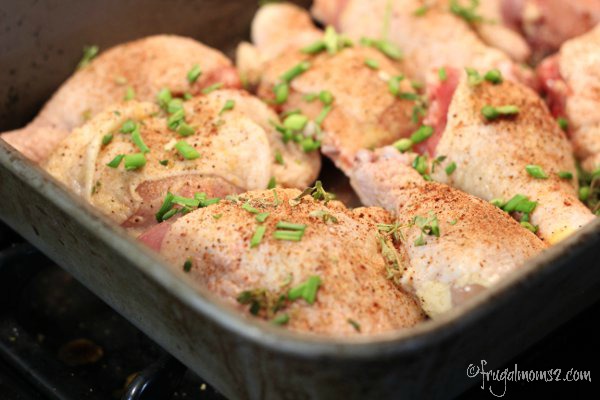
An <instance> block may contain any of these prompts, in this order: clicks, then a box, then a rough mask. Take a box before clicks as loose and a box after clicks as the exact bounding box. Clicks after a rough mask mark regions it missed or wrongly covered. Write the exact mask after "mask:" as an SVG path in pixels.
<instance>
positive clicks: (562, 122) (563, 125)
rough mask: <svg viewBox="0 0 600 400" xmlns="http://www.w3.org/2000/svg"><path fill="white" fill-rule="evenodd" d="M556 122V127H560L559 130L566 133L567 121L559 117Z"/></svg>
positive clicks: (567, 128)
mask: <svg viewBox="0 0 600 400" xmlns="http://www.w3.org/2000/svg"><path fill="white" fill-rule="evenodd" d="M556 122H558V126H560V129H562V130H563V131H565V132H566V131H568V130H569V120H568V119H566V118H564V117H560V118H558V119H557V120H556Z"/></svg>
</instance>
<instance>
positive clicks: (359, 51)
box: [240, 4, 420, 170]
mask: <svg viewBox="0 0 600 400" xmlns="http://www.w3.org/2000/svg"><path fill="white" fill-rule="evenodd" d="M286 18H288V19H290V21H294V22H290V23H289V24H288V23H286V22H285V21H286ZM302 21H303V22H304V23H303V24H302V25H301V24H300V22H302ZM308 22H309V19H308V16H307V14H306V12H304V11H303V10H301V9H300V8H298V7H296V6H293V5H289V4H273V5H268V6H263V7H262V8H261V10H260V11H259V12H258V14H257V16H256V18H255V20H254V23H253V28H252V31H253V35H254V37H255V38H257V39H256V40H257V42H256V44H257V47H256V50H257V51H258V52H259V53H261V54H262V51H263V49H265V52H266V53H265V54H267V55H272V54H273V53H274V49H281V48H282V47H284V44H285V43H287V48H288V50H287V51H285V52H284V53H282V54H280V55H278V56H277V57H275V58H271V59H269V58H268V57H264V58H263V60H264V64H263V65H262V67H261V68H260V69H261V73H260V86H259V87H258V95H259V96H260V97H262V98H264V99H266V100H267V101H269V102H274V101H275V100H276V96H275V93H274V91H275V90H274V89H275V88H276V87H278V85H280V84H281V83H282V78H281V77H282V76H283V75H284V74H286V73H287V72H288V71H293V70H294V68H296V67H297V66H299V65H302V63H307V64H305V65H306V66H308V69H307V70H306V71H305V72H304V73H302V74H299V75H298V76H296V77H294V78H293V79H292V80H291V82H289V95H288V96H287V99H286V101H284V102H282V104H281V105H279V109H280V111H282V112H291V111H292V110H300V111H301V112H302V114H303V115H304V116H306V117H308V119H309V120H310V121H311V122H309V123H308V124H306V125H303V126H304V129H303V132H302V133H303V135H304V136H308V137H313V138H315V140H320V141H321V144H322V145H321V149H322V152H323V154H325V155H326V156H328V157H330V158H331V159H332V160H333V161H334V162H335V164H336V165H337V166H338V167H339V168H341V169H342V170H348V169H349V168H350V165H351V163H352V160H353V158H354V154H355V153H356V151H358V150H359V149H362V148H372V147H379V146H383V145H386V144H390V143H393V142H394V141H395V140H397V139H399V138H401V137H405V136H408V135H409V134H410V133H411V132H412V131H413V130H414V129H416V124H415V123H414V122H413V121H412V120H413V113H416V114H415V116H414V118H415V119H418V117H419V114H418V111H419V110H420V109H419V104H420V99H419V96H418V95H417V94H416V93H415V92H414V90H413V89H412V87H411V84H410V82H409V81H408V80H407V79H403V78H401V76H402V74H401V72H400V71H399V70H398V69H397V67H396V65H395V64H394V62H393V61H392V60H390V59H388V57H386V56H385V55H384V54H382V53H381V52H379V51H378V50H375V49H373V48H369V47H361V46H358V44H355V46H354V47H351V48H341V49H335V50H334V51H332V52H327V51H322V52H317V54H314V55H311V54H305V53H303V52H302V51H300V48H302V47H303V46H302V45H301V44H300V43H299V39H298V38H310V39H311V41H310V42H307V43H303V44H304V45H311V44H313V43H315V41H314V38H315V35H316V37H317V39H320V38H322V33H321V32H320V31H318V30H316V29H315V28H314V27H313V26H312V25H310V24H309V23H308ZM288 25H291V26H293V27H294V28H295V29H296V30H295V31H294V32H295V36H291V37H290V36H288V35H287V34H286V33H285V32H286V29H287V26H288ZM274 27H280V29H281V33H280V34H278V33H276V32H274V29H275V28H274ZM263 30H264V31H265V32H267V33H268V35H267V34H266V33H263ZM302 32H306V35H302ZM332 33H333V35H334V38H335V39H334V40H338V41H343V40H344V39H343V38H341V37H339V36H337V35H336V34H335V33H334V32H330V33H329V35H331V34H332ZM326 36H327V35H326ZM286 40H288V41H287V42H286ZM341 47H343V46H341ZM367 62H368V63H370V64H371V66H368V65H367ZM246 65H247V63H246ZM240 69H241V71H242V72H243V71H244V70H245V68H244V67H243V66H242V67H240ZM390 80H393V81H394V82H395V83H396V85H397V87H396V91H397V92H398V93H397V95H393V94H392V93H391V91H390V83H389V81H390ZM323 92H326V93H325V94H327V95H328V96H329V99H328V100H327V101H324V98H321V99H320V100H319V98H318V96H317V95H318V94H320V93H323ZM307 96H309V97H310V96H312V98H307ZM403 96H406V97H408V98H404V99H403V98H401V97H403ZM315 97H317V98H316V99H315ZM319 119H322V121H321V123H319V122H318V121H319ZM319 126H320V128H319ZM319 131H322V132H319Z"/></svg>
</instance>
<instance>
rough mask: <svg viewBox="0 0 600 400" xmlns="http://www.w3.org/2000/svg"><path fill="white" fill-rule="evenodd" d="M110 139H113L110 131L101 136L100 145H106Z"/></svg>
mask: <svg viewBox="0 0 600 400" xmlns="http://www.w3.org/2000/svg"><path fill="white" fill-rule="evenodd" d="M112 140H113V135H112V133H109V134H108V135H104V136H102V146H106V145H107V144H109V143H110V142H112Z"/></svg>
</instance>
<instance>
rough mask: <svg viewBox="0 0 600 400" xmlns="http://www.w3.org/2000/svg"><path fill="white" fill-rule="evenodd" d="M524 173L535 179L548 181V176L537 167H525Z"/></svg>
mask: <svg viewBox="0 0 600 400" xmlns="http://www.w3.org/2000/svg"><path fill="white" fill-rule="evenodd" d="M525 171H527V173H528V174H529V175H531V176H533V177H534V178H536V179H548V175H547V174H546V173H545V172H544V170H543V169H542V167H540V166H539V165H527V166H525Z"/></svg>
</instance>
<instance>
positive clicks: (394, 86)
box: [388, 75, 404, 96]
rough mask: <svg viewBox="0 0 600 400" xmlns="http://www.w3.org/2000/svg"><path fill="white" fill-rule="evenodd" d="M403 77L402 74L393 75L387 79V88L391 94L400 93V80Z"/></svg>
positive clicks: (396, 94)
mask: <svg viewBox="0 0 600 400" xmlns="http://www.w3.org/2000/svg"><path fill="white" fill-rule="evenodd" d="M403 79H404V75H398V76H393V77H391V78H390V80H389V81H388V90H389V91H390V93H391V94H392V95H393V96H398V95H400V81H402V80H403Z"/></svg>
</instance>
